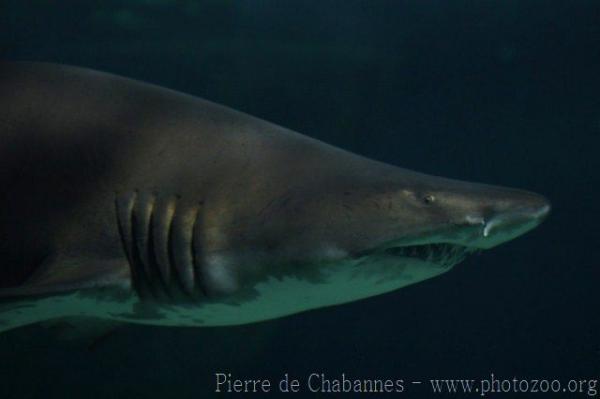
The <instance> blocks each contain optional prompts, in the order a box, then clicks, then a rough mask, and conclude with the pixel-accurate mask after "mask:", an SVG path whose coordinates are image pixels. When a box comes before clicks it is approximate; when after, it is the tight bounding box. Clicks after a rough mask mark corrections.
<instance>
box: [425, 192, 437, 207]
mask: <svg viewBox="0 0 600 399" xmlns="http://www.w3.org/2000/svg"><path fill="white" fill-rule="evenodd" d="M434 202H435V196H434V195H433V194H427V195H425V196H423V203H424V204H426V205H429V204H432V203H434Z"/></svg>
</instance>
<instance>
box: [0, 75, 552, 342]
mask: <svg viewBox="0 0 600 399" xmlns="http://www.w3.org/2000/svg"><path fill="white" fill-rule="evenodd" d="M0 166H1V167H0V187H2V192H1V193H0V331H2V330H8V329H11V328H15V327H18V326H22V325H26V324H31V323H35V322H39V321H44V320H51V319H58V318H65V317H67V318H71V317H92V318H99V319H108V320H117V321H124V322H132V323H143V324H154V325H170V326H215V325H234V324H243V323H252V322H256V321H261V320H267V319H272V318H277V317H282V316H285V315H289V314H293V313H297V312H301V311H305V310H308V309H314V308H319V307H324V306H330V305H335V304H341V303H347V302H351V301H355V300H358V299H362V298H367V297H370V296H374V295H378V294H382V293H385V292H389V291H393V290H396V289H398V288H401V287H404V286H406V285H410V284H414V283H417V282H419V281H422V280H425V279H428V278H431V277H435V276H437V275H439V274H441V273H444V272H446V271H448V270H450V269H451V268H452V266H454V265H455V264H457V263H458V262H460V261H461V260H462V259H463V258H464V257H465V256H466V255H468V254H469V253H471V252H473V251H476V250H481V249H488V248H491V247H494V246H496V245H498V244H500V243H503V242H505V241H508V240H511V239H513V238H515V237H517V236H519V235H521V234H523V233H525V232H526V231H529V230H530V229H532V228H533V227H535V226H537V225H538V224H539V223H540V222H541V221H542V220H543V219H544V217H545V216H546V214H547V213H548V212H549V209H550V206H549V203H548V201H547V200H546V199H545V198H544V197H542V196H540V195H537V194H534V193H531V192H527V191H522V190H516V189H509V188H503V187H497V186H490V185H484V184H477V183H469V182H463V181H457V180H451V179H446V178H441V177H436V176H430V175H425V174H422V173H418V172H414V171H410V170H407V169H402V168H398V167H396V166H392V165H387V164H384V163H381V162H377V161H374V160H370V159H367V158H364V157H361V156H359V155H356V154H352V153H350V152H347V151H344V150H342V149H339V148H336V147H333V146H331V145H328V144H325V143H323V142H320V141H318V140H315V139H312V138H309V137H307V136H303V135H301V134H298V133H295V132H293V131H290V130H288V129H285V128H282V127H279V126H276V125H274V124H271V123H268V122H265V121H262V120H260V119H257V118H254V117H251V116H249V115H246V114H243V113H240V112H237V111H234V110H231V109H229V108H226V107H223V106H220V105H217V104H214V103H211V102H208V101H205V100H202V99H199V98H196V97H192V96H189V95H185V94H182V93H178V92H175V91H172V90H168V89H165V88H160V87H157V86H154V85H150V84H145V83H142V82H137V81H134V80H130V79H126V78H122V77H118V76H114V75H110V74H106V73H101V72H96V71H92V70H87V69H82V68H76V67H70V66H63V65H54V64H41V63H39V64H38V63H2V64H0Z"/></svg>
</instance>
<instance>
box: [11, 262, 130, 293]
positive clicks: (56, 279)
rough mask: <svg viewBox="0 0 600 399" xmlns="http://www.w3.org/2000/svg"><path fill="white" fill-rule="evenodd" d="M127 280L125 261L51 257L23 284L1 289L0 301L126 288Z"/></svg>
mask: <svg viewBox="0 0 600 399" xmlns="http://www.w3.org/2000/svg"><path fill="white" fill-rule="evenodd" d="M129 280H130V276H129V269H128V267H127V263H126V262H125V261H124V260H115V259H89V258H71V257H68V258H66V257H52V258H47V259H46V260H45V261H44V262H43V263H42V264H41V265H40V266H39V267H38V268H37V270H36V272H35V273H34V274H33V275H32V276H31V277H30V278H29V279H27V281H26V282H25V283H24V284H22V285H19V286H16V287H8V288H2V289H0V298H11V297H28V296H37V295H48V294H56V293H65V292H69V291H76V290H81V289H86V288H98V287H106V286H111V285H127V284H129Z"/></svg>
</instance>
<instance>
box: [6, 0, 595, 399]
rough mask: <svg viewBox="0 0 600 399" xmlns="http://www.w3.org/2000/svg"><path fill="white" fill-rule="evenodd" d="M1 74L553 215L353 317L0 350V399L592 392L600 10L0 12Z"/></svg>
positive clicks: (177, 7)
mask: <svg viewBox="0 0 600 399" xmlns="http://www.w3.org/2000/svg"><path fill="white" fill-rule="evenodd" d="M0 55H1V58H2V59H11V60H16V59H20V60H40V61H53V62H61V63H69V64H75V65H82V66H87V67H92V68H95V69H100V70H105V71H110V72H114V73H118V74H121V75H126V76H130V77H135V78H138V79H142V80H146V81H150V82H154V83H158V84H161V85H165V86H168V87H171V88H175V89H178V90H181V91H185V92H188V93H192V94H195V95H198V96H201V97H205V98H208V99H211V100H213V101H217V102H220V103H223V104H226V105H229V106H231V107H233V108H237V109H240V110H243V111H245V112H248V113H250V114H253V115H256V116H259V117H262V118H264V119H267V120H270V121H273V122H276V123H278V124H281V125H283V126H286V127H289V128H292V129H294V130H297V131H300V132H302V133H305V134H307V135H310V136H313V137H317V138H319V139H322V140H324V141H327V142H330V143H333V144H335V145H338V146H340V147H344V148H346V149H349V150H352V151H355V152H358V153H361V154H364V155H366V156H369V157H372V158H376V159H379V160H382V161H386V162H389V163H393V164H396V165H399V166H403V167H408V168H411V169H416V170H419V171H423V172H427V173H431V174H436V175H443V176H447V177H454V178H459V179H464V180H474V181H482V182H487V183H494V184H501V185H507V186H514V187H520V188H526V189H530V190H533V191H537V192H540V193H543V194H545V195H546V196H548V197H549V198H550V199H551V201H552V203H553V213H552V215H551V217H550V218H549V219H548V220H547V221H546V222H545V223H544V224H543V225H542V226H541V227H540V228H538V229H537V230H535V231H533V232H532V233H530V234H527V235H526V236H524V237H522V238H520V239H518V240H516V241H514V242H511V243H508V244H506V245H503V246H501V247H499V248H497V249H494V250H492V251H489V252H486V253H483V254H482V255H480V256H478V257H475V258H471V259H469V260H467V261H466V262H465V263H464V264H462V265H460V266H458V267H457V268H455V270H453V271H452V272H451V273H448V274H446V275H444V276H442V277H439V278H436V279H433V280H429V281H426V282H424V283H421V284H417V285H414V286H411V287H408V288H405V289H403V290H400V291H398V292H395V293H391V294H388V295H383V296H380V297H377V298H372V299H369V300H365V301H362V302H360V303H355V304H351V305H346V306H340V307H336V308H331V309H325V310H318V311H311V312H308V313H305V314H301V315H296V316H293V317H289V318H285V319H280V320H275V321H271V322H267V323H260V324H255V325H249V326H243V327H234V328H212V329H179V328H154V327H136V326H132V327H127V328H124V329H122V330H121V331H119V332H117V333H116V334H114V335H112V336H110V337H109V338H107V339H106V340H105V341H104V342H103V343H102V344H101V345H98V346H97V347H96V348H95V349H94V350H92V351H89V350H87V349H86V347H85V346H82V345H80V344H78V343H77V342H69V341H67V342H63V341H56V340H55V338H54V337H53V335H52V334H51V333H50V332H49V331H47V330H45V329H42V328H40V327H28V328H24V329H20V330H15V331H12V332H9V333H6V334H3V335H0V397H1V398H21V397H25V398H54V397H56V398H65V397H86V398H107V397H111V398H116V397H128V398H139V397H148V398H150V397H177V398H204V397H210V396H212V394H211V392H212V391H213V390H214V379H213V377H212V374H213V373H214V372H217V371H225V372H231V373H233V374H234V375H237V376H239V377H263V378H265V377H268V378H271V379H273V380H276V379H278V378H279V377H280V376H281V375H282V374H283V373H285V372H288V373H290V374H291V375H292V376H296V377H299V378H305V377H307V376H308V374H309V373H311V372H325V373H328V374H329V375H330V376H331V377H336V376H339V375H340V373H342V372H345V373H347V375H348V376H350V377H355V378H376V377H378V378H393V379H395V378H404V379H406V380H411V379H416V380H424V381H426V380H427V379H429V378H479V377H484V378H485V377H489V375H490V373H491V372H493V373H495V374H496V375H497V376H499V377H504V378H512V377H513V376H518V377H523V378H550V379H551V378H563V379H569V378H592V377H593V378H597V379H598V378H600V317H599V314H600V311H599V309H600V306H599V305H600V295H599V288H600V264H599V259H600V256H599V252H600V240H599V233H598V231H599V227H598V226H599V222H600V214H599V211H600V188H599V187H600V185H599V183H600V179H599V176H600V174H599V172H598V171H599V170H600V161H599V159H600V158H599V155H600V76H599V75H600V2H598V1H596V0H591V1H578V0H574V1H555V0H545V1H529V0H503V1H500V0H498V1H460V0H454V1H445V0H444V1H442V0H440V1H433V0H412V1H362V2H360V1H278V0H270V1H246V2H236V1H231V0H230V1H216V0H215V1H204V2H192V1H181V2H175V1H169V0H152V1H151V0H146V1H141V0H140V1H126V2H123V1H26V2H25V1H20V0H14V1H6V0H1V1H0ZM408 389H409V392H408V394H405V395H404V397H429V396H430V395H428V394H427V392H428V389H427V388H426V386H423V387H420V388H413V387H408ZM272 396H274V395H272ZM293 396H296V397H300V396H301V395H300V394H296V395H293ZM388 396H394V395H388ZM400 396H401V397H402V395H400ZM465 397H466V396H465ZM498 397H513V396H511V395H509V394H507V395H504V396H498ZM518 397H525V395H519V396H518ZM536 397H542V396H536ZM544 397H545V396H544ZM555 397H556V396H555ZM560 397H564V396H563V395H560ZM569 397H585V395H584V394H582V395H572V396H569Z"/></svg>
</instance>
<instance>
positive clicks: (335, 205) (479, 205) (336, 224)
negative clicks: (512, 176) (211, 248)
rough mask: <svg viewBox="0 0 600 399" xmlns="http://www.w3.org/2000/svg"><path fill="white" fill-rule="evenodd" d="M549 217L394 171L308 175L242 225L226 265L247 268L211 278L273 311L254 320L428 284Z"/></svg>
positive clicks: (524, 201)
mask: <svg viewBox="0 0 600 399" xmlns="http://www.w3.org/2000/svg"><path fill="white" fill-rule="evenodd" d="M373 170H375V171H377V172H376V173H371V171H373ZM326 178H327V177H326ZM549 211H550V204H549V202H548V200H546V199H545V198H544V197H543V196H540V195H538V194H534V193H531V192H527V191H523V190H518V189H511V188H504V187H498V186H491V185H485V184H478V183H470V182H464V181H458V180H452V179H446V178H441V177H435V176H430V175H426V174H421V173H417V172H413V171H409V170H405V169H399V168H393V169H392V170H391V171H390V169H384V170H377V169H376V168H372V169H370V171H368V172H367V173H365V172H364V171H356V173H347V172H345V173H344V174H343V175H335V176H333V177H332V178H331V179H330V180H328V181H324V180H323V179H322V178H319V177H315V179H313V180H311V182H310V184H308V185H304V186H300V187H298V186H297V187H295V189H292V190H290V191H287V192H286V193H285V194H284V195H281V196H280V197H278V198H276V199H273V200H271V201H269V205H268V207H266V208H264V209H262V210H261V212H260V215H261V217H260V218H259V219H256V220H254V221H253V222H252V223H248V222H247V220H246V221H245V222H244V226H249V225H252V226H255V228H256V229H255V230H254V231H252V232H249V231H245V232H244V233H243V234H236V237H240V238H241V237H243V240H248V238H249V237H253V238H254V239H252V240H251V241H240V242H239V244H240V245H242V246H246V248H247V250H246V251H243V250H238V251H236V253H237V254H238V255H239V254H246V255H243V256H242V258H239V257H238V258H237V259H236V260H235V261H233V262H232V263H233V264H244V265H246V266H245V268H244V269H243V272H239V269H238V272H237V273H236V274H235V276H234V277H233V278H229V277H231V275H232V274H231V273H229V274H228V273H220V274H218V277H219V278H223V277H224V276H225V279H224V281H226V282H227V284H226V286H227V287H241V286H242V285H244V284H246V285H247V288H250V290H251V291H252V292H253V296H254V297H255V298H259V299H257V301H263V302H264V301H266V300H267V298H268V301H269V303H271V304H280V305H281V309H280V308H279V307H278V306H273V305H271V307H269V308H268V309H269V312H267V313H268V314H265V315H261V316H260V317H261V318H271V317H273V315H275V316H278V315H282V314H290V313H295V312H298V311H302V310H307V309H312V308H317V307H322V306H327V305H332V304H339V303H345V302H350V301H353V300H357V299H361V298H366V297H370V296H374V295H378V294H381V293H385V292H389V291H393V290H395V289H398V288H401V287H404V286H407V285H410V284H414V283H417V282H420V281H422V280H425V279H428V278H431V277H435V276H437V275H439V274H442V273H444V272H446V271H448V270H450V269H451V267H452V266H454V265H456V264H458V263H459V262H461V261H462V260H463V259H464V258H465V257H466V256H467V255H469V254H470V253H473V252H477V251H481V250H485V249H489V248H492V247H495V246H497V245H500V244H502V243H504V242H507V241H510V240H512V239H514V238H516V237H518V236H520V235H522V234H524V233H526V232H527V231H529V230H531V229H533V228H534V227H536V226H537V225H539V224H540V223H541V222H542V221H543V220H544V218H545V217H546V216H547V214H548V213H549ZM258 254H260V255H258ZM222 261H223V258H218V262H217V263H213V269H212V270H220V266H221V265H222V264H223V263H222ZM219 262H220V263H219ZM249 265H254V266H249ZM217 280H218V279H217ZM215 281H216V280H215ZM232 281H233V284H232ZM216 282H217V283H218V282H219V281H216ZM215 286H217V287H218V286H219V284H216V285H215ZM278 295H279V296H278ZM260 298H262V299H260ZM284 298H285V299H284ZM289 298H293V300H290V299H289ZM261 309H263V310H264V309H265V307H263V308H261ZM270 312H272V314H271V313H270Z"/></svg>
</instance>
